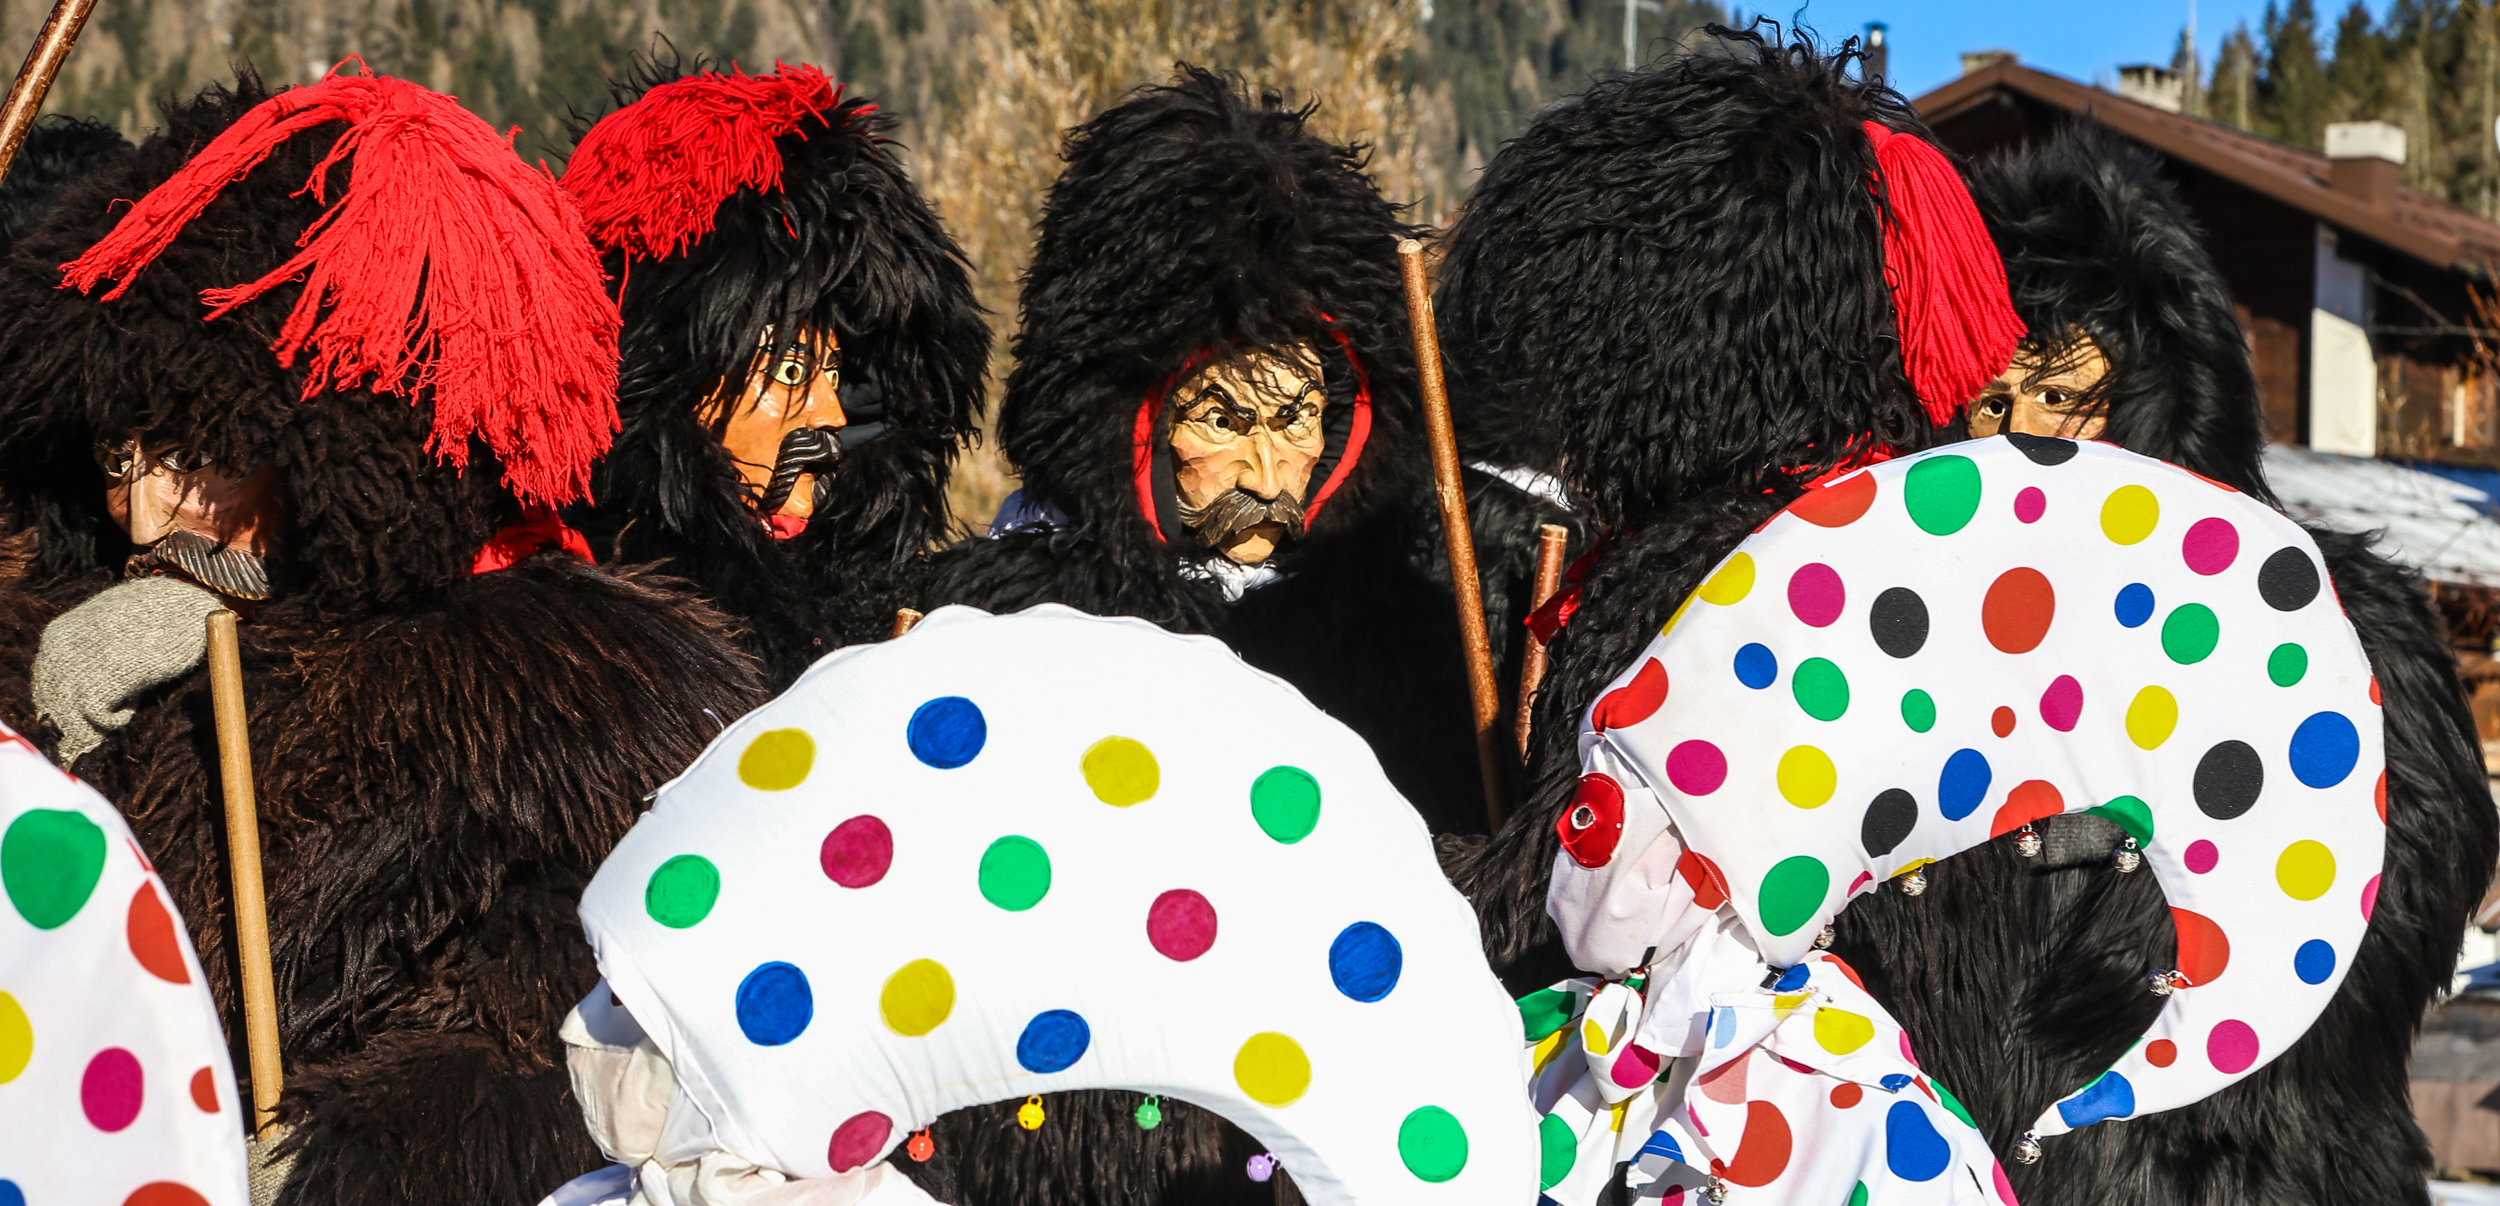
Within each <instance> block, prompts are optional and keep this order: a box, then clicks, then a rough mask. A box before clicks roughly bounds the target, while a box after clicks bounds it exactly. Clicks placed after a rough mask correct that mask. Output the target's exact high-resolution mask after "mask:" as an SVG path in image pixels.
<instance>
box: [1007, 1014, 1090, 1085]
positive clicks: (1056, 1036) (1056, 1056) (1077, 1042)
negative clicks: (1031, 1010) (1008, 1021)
mask: <svg viewBox="0 0 2500 1206" xmlns="http://www.w3.org/2000/svg"><path fill="white" fill-rule="evenodd" d="M1093 1045H1094V1028H1093V1027H1091V1026H1088V1025H1086V1024H1085V1019H1084V1018H1081V1017H1078V1016H1077V1015H1076V1013H1075V1012H1074V1011H1072V1010H1066V1009H1052V1010H1048V1011H1045V1012H1042V1013H1037V1014H1034V1015H1033V1020H1032V1021H1030V1022H1026V1023H1025V1024H1024V1034H1023V1035H1021V1036H1020V1037H1018V1038H1017V1039H1016V1062H1017V1063H1019V1064H1022V1065H1024V1070H1025V1071H1027V1072H1061V1071H1065V1070H1066V1069H1067V1068H1068V1066H1069V1065H1071V1064H1074V1063H1075V1062H1076V1061H1078V1060H1080V1059H1083V1058H1085V1049H1086V1048H1087V1047H1091V1046H1093Z"/></svg>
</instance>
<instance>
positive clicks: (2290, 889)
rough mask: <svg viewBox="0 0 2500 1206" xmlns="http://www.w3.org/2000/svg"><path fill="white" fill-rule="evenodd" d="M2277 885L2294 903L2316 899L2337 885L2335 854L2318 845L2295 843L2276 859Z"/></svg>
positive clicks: (2321, 844)
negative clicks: (2280, 886) (2281, 887)
mask: <svg viewBox="0 0 2500 1206" xmlns="http://www.w3.org/2000/svg"><path fill="white" fill-rule="evenodd" d="M2274 882H2276V883H2278V884H2281V885H2283V894H2284V895H2285V896H2289V897H2291V898H2292V899H2294V900H2316V899H2317V898H2319V897H2321V896H2324V895H2326V890H2327V889H2328V888H2332V887H2334V886H2335V852H2334V851H2332V850H2329V849H2327V848H2326V846H2325V845H2324V844H2323V843H2319V842H2294V843H2292V844H2291V845H2289V846H2285V847H2284V848H2283V857H2281V858H2278V859H2276V860H2274Z"/></svg>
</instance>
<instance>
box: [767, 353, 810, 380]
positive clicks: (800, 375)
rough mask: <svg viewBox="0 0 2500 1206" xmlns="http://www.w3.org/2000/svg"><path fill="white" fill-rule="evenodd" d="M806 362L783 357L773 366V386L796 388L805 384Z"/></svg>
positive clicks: (796, 358) (792, 357) (794, 357)
mask: <svg viewBox="0 0 2500 1206" xmlns="http://www.w3.org/2000/svg"><path fill="white" fill-rule="evenodd" d="M807 367H808V366H807V362H806V361H805V360H802V359H800V358H798V357H796V356H784V357H782V358H781V359H780V360H778V361H775V362H774V364H773V384H775V385H786V386H790V387H792V388H797V387H798V386H802V385H805V384H807Z"/></svg>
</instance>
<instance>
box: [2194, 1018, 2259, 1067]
mask: <svg viewBox="0 0 2500 1206" xmlns="http://www.w3.org/2000/svg"><path fill="white" fill-rule="evenodd" d="M2205 1058H2206V1060H2208V1061H2210V1062H2211V1063H2212V1064H2213V1066H2214V1071H2216V1072H2221V1073H2224V1074H2226V1075H2228V1074H2237V1073H2241V1072H2246V1071H2248V1069H2249V1065H2251V1064H2254V1063H2256V1062H2257V1032H2256V1031H2254V1030H2252V1029H2249V1026H2248V1023H2246V1022H2243V1021H2241V1020H2239V1019H2238V1018H2233V1019H2231V1020H2230V1021H2227V1022H2217V1023H2215V1025H2214V1028H2213V1030H2212V1031H2211V1032H2210V1033H2208V1034H2206V1035H2205Z"/></svg>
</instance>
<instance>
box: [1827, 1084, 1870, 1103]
mask: <svg viewBox="0 0 2500 1206" xmlns="http://www.w3.org/2000/svg"><path fill="white" fill-rule="evenodd" d="M1865 1097H1866V1090H1864V1089H1861V1088H1859V1087H1858V1082H1856V1081H1854V1080H1844V1081H1842V1082H1840V1083H1839V1084H1836V1085H1833V1086H1832V1106H1833V1108H1835V1109H1842V1110H1845V1109H1848V1108H1849V1107H1851V1106H1853V1105H1856V1104H1858V1102H1860V1101H1862V1100H1864V1099H1865Z"/></svg>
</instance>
